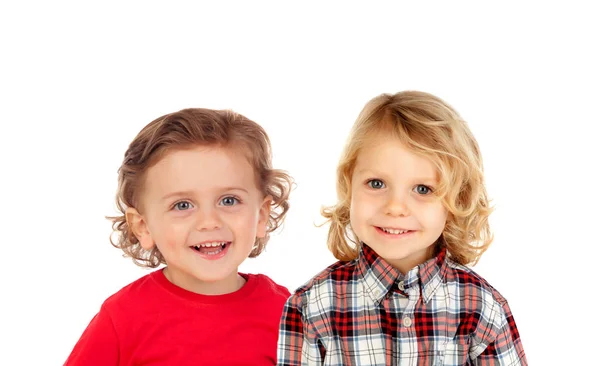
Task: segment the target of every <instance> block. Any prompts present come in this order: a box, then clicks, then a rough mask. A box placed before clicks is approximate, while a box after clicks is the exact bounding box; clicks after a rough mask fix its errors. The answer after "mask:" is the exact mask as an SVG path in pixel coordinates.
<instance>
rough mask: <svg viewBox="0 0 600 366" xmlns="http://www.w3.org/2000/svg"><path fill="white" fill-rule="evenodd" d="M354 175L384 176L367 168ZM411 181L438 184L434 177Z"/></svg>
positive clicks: (417, 178)
mask: <svg viewBox="0 0 600 366" xmlns="http://www.w3.org/2000/svg"><path fill="white" fill-rule="evenodd" d="M356 174H365V175H372V176H374V177H379V176H382V175H384V174H380V173H377V172H375V171H373V170H370V169H367V168H365V169H360V170H357V171H356ZM413 180H415V181H419V182H426V183H434V184H437V183H438V180H437V179H436V177H431V176H427V177H416V178H413Z"/></svg>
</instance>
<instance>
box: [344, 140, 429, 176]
mask: <svg viewBox="0 0 600 366" xmlns="http://www.w3.org/2000/svg"><path fill="white" fill-rule="evenodd" d="M354 173H355V174H361V173H380V174H382V173H385V174H388V175H391V176H394V177H411V178H413V177H415V178H423V179H431V180H437V178H438V169H437V168H436V166H435V164H434V163H433V161H432V160H431V159H430V158H428V157H426V156H424V155H423V154H419V153H417V152H416V151H415V150H414V149H413V148H410V147H409V146H407V145H406V144H404V143H403V142H402V141H401V140H400V139H399V138H397V137H395V136H393V135H392V136H390V135H382V134H379V135H378V136H377V137H376V138H371V139H370V140H369V141H368V142H367V143H366V145H365V146H363V147H362V148H361V149H360V150H359V151H358V155H357V158H356V165H355V168H354Z"/></svg>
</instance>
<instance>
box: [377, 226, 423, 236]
mask: <svg viewBox="0 0 600 366" xmlns="http://www.w3.org/2000/svg"><path fill="white" fill-rule="evenodd" d="M375 228H376V229H377V231H379V232H381V233H384V234H387V235H396V236H400V235H406V234H410V233H413V232H414V230H407V229H395V228H388V227H380V226H375Z"/></svg>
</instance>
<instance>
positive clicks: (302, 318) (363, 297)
mask: <svg viewBox="0 0 600 366" xmlns="http://www.w3.org/2000/svg"><path fill="white" fill-rule="evenodd" d="M277 364H278V365H316V364H318V365H369V366H372V365H382V366H383V365H385V366H390V365H507V366H508V365H527V360H526V357H525V352H524V350H523V346H522V344H521V339H520V337H519V332H518V330H517V326H516V324H515V321H514V319H513V316H512V313H511V311H510V308H509V306H508V303H507V302H506V300H505V299H504V297H502V295H501V294H500V293H499V292H498V291H496V290H495V289H494V288H493V287H492V286H491V285H490V284H488V283H487V282H486V281H485V280H484V279H483V278H481V277H479V276H478V275H477V274H476V273H475V272H473V271H472V270H471V269H469V268H468V267H465V266H462V265H459V264H457V263H455V262H453V261H452V260H451V259H450V258H448V257H447V256H446V251H445V250H444V249H443V250H442V251H441V252H440V253H439V255H438V256H437V257H436V258H433V259H431V260H429V261H427V262H425V263H423V264H422V265H419V266H417V267H415V268H413V269H412V270H411V271H409V272H408V273H407V274H406V276H403V275H402V273H400V271H398V270H397V269H395V268H394V267H392V266H391V265H390V264H388V263H387V262H386V261H385V260H383V259H382V258H380V257H379V256H378V255H377V254H376V253H375V252H374V251H373V250H372V249H371V248H369V247H368V246H367V245H363V248H362V250H361V252H360V254H359V257H358V259H356V260H354V261H350V262H337V263H335V264H333V265H331V266H330V267H328V268H327V269H326V270H324V271H323V272H321V273H320V274H319V275H317V276H315V277H314V278H313V279H312V280H310V281H309V282H308V283H307V284H306V285H304V286H302V287H300V288H299V289H298V290H296V291H295V293H294V294H293V295H292V297H290V298H289V299H288V301H287V303H286V305H285V307H284V310H283V315H282V319H281V324H280V329H279V345H278V363H277Z"/></svg>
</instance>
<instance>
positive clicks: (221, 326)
mask: <svg viewBox="0 0 600 366" xmlns="http://www.w3.org/2000/svg"><path fill="white" fill-rule="evenodd" d="M242 276H244V277H245V278H246V279H247V282H246V284H245V285H244V286H243V287H242V288H241V289H240V290H238V291H236V292H234V293H231V294H226V295H217V296H208V295H199V294H195V293H192V292H189V291H186V290H184V289H182V288H180V287H177V286H175V285H173V284H172V283H170V282H169V281H168V280H167V278H166V277H165V276H164V274H163V273H162V270H157V271H155V272H153V273H151V274H148V275H146V276H144V277H142V278H140V279H139V280H137V281H135V282H133V283H131V284H130V285H128V286H126V287H124V288H123V289H122V290H120V291H119V292H117V293H116V294H114V295H113V296H111V297H109V298H108V299H107V300H106V301H105V302H104V304H103V305H102V307H101V309H100V311H99V312H98V314H97V315H96V316H95V317H94V318H93V319H92V321H91V322H90V324H89V325H88V327H87V329H86V330H85V331H84V333H83V335H82V336H81V338H80V339H79V341H78V342H77V344H76V345H75V348H74V349H73V351H72V353H71V355H70V356H69V358H68V359H67V361H66V362H65V365H86V366H93V365H181V366H185V365H221V366H225V365H275V360H276V352H277V331H278V326H279V320H280V317H281V312H282V309H283V304H284V303H285V301H286V300H287V298H288V297H289V296H290V293H289V291H288V290H287V289H286V288H284V287H282V286H279V285H277V284H275V283H274V282H273V281H272V280H271V279H269V278H268V277H267V276H265V275H253V274H247V275H246V274H242Z"/></svg>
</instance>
